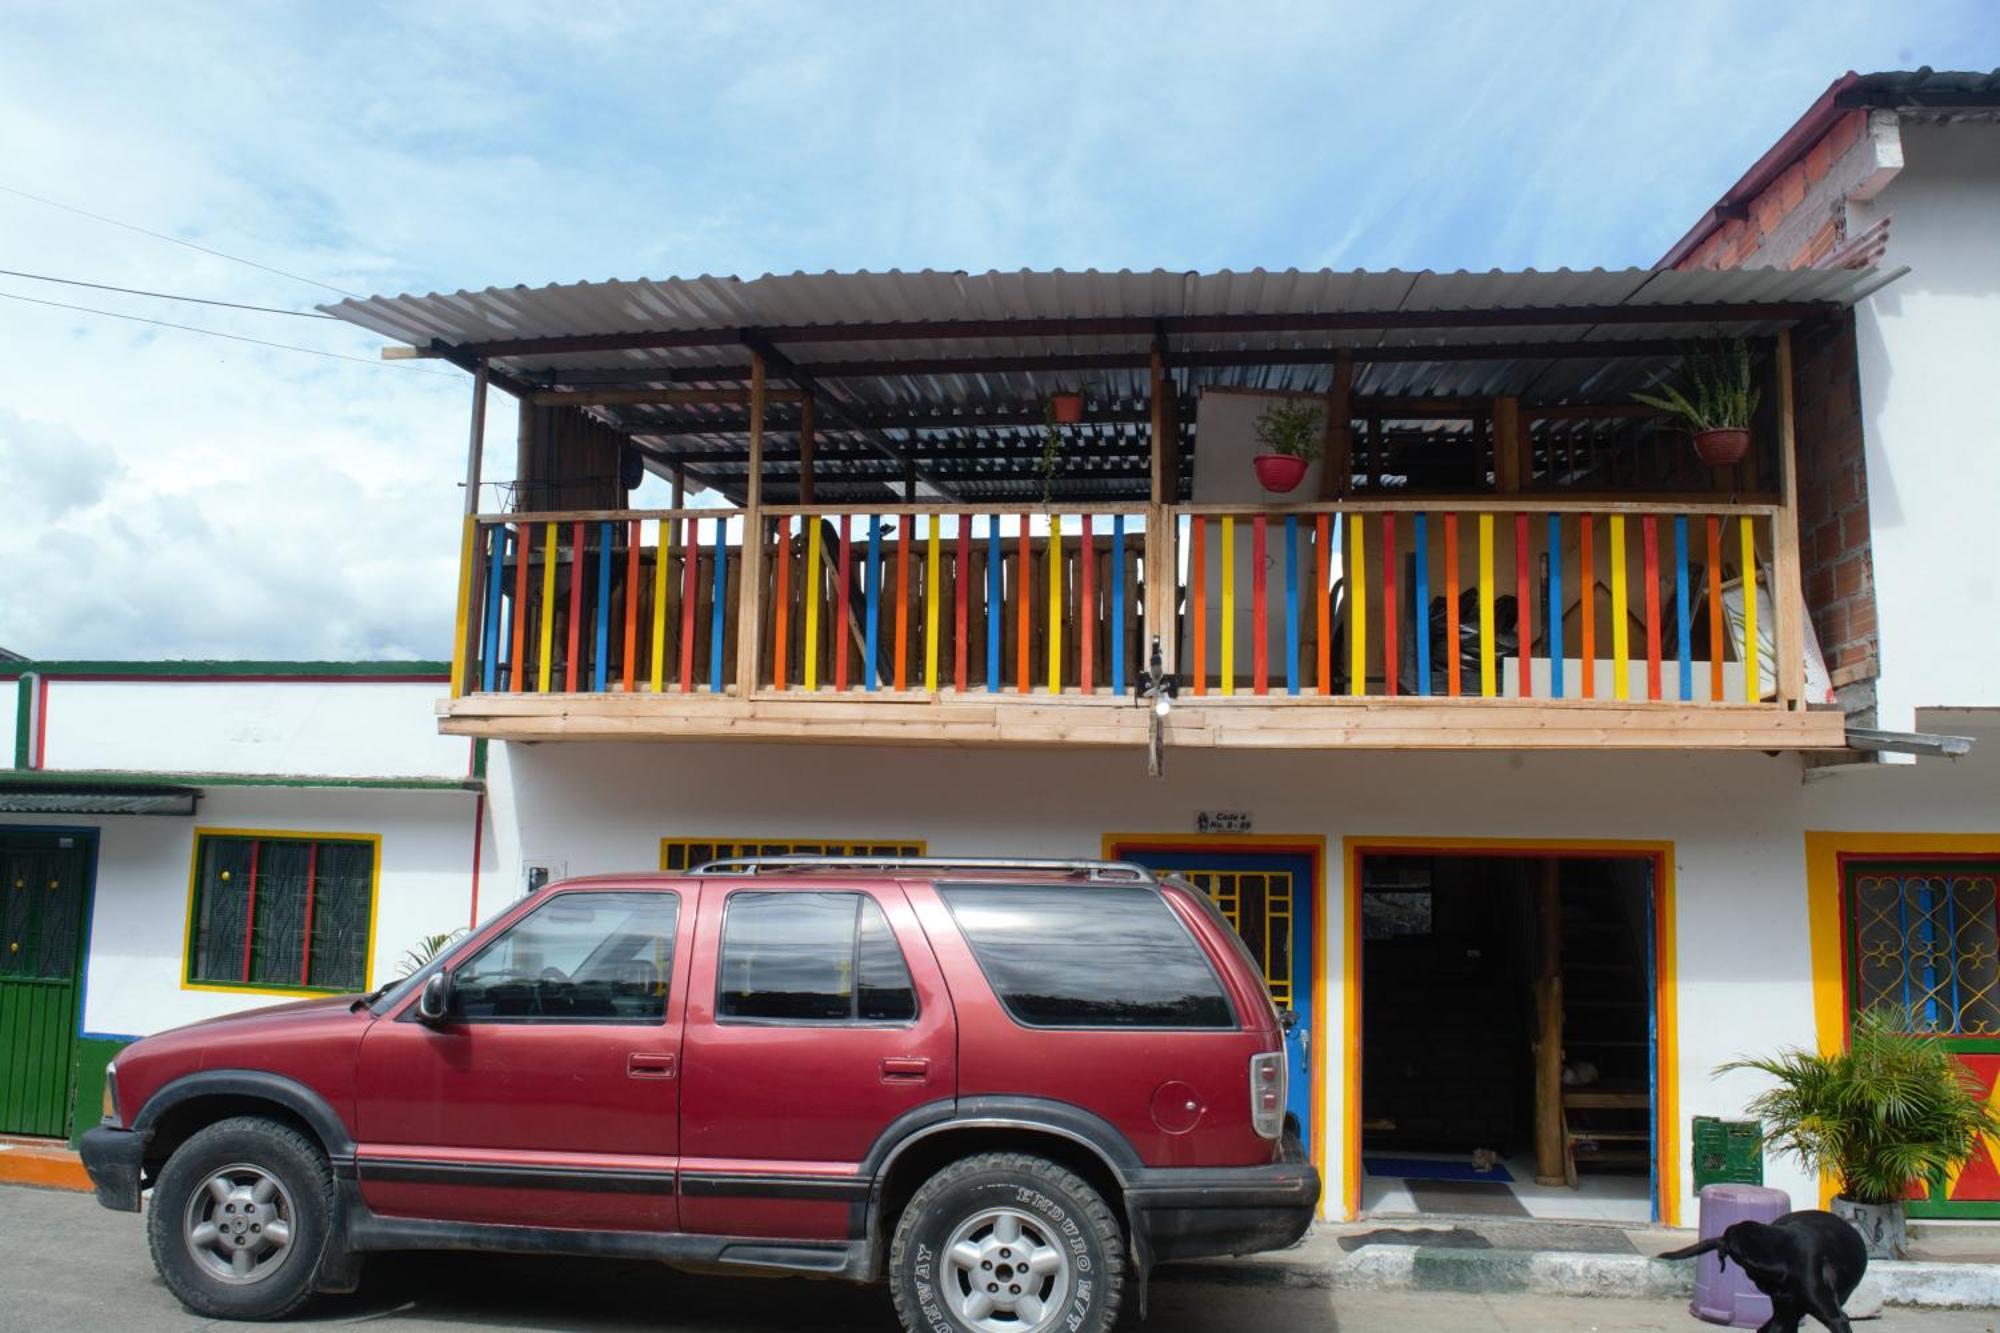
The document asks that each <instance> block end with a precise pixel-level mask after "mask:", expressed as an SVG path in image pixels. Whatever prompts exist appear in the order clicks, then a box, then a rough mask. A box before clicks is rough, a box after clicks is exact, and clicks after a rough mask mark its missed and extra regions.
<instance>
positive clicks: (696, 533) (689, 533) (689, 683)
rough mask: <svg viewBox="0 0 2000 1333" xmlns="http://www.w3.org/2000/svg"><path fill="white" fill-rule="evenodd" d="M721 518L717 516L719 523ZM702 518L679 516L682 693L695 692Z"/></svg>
mask: <svg viewBox="0 0 2000 1333" xmlns="http://www.w3.org/2000/svg"><path fill="white" fill-rule="evenodd" d="M721 521H722V520H721V519H717V520H716V522H718V523H720V522H721ZM700 523H701V520H700V519H697V518H695V517H693V516H692V515H690V516H689V517H687V518H684V519H682V520H681V693H682V694H692V693H694V599H695V588H696V585H695V577H696V574H697V567H698V566H699V565H700V564H701V561H700V559H699V558H698V557H699V556H700V554H701V527H700Z"/></svg>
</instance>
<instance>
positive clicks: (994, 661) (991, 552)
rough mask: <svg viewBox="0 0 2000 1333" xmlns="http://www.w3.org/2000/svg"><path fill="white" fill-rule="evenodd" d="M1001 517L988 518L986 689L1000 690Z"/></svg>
mask: <svg viewBox="0 0 2000 1333" xmlns="http://www.w3.org/2000/svg"><path fill="white" fill-rule="evenodd" d="M1000 584H1001V578H1000V515H998V514H988V515H987V516H986V688H987V690H988V692H991V691H994V690H997V689H999V688H1000V592H1001V588H1000Z"/></svg>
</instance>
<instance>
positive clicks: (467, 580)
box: [451, 514, 479, 699]
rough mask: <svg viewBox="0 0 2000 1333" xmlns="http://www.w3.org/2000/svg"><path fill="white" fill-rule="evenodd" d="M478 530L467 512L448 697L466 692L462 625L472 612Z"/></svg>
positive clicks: (466, 664) (461, 542)
mask: <svg viewBox="0 0 2000 1333" xmlns="http://www.w3.org/2000/svg"><path fill="white" fill-rule="evenodd" d="M478 533H479V520H478V519H476V518H474V517H473V516H472V515H470V514H467V515H466V516H465V527H464V530H463V531H462V532H461V533H460V535H459V542H458V614H457V615H456V616H455V617H454V618H453V623H454V629H453V632H452V636H451V697H452V698H454V699H456V698H458V697H459V696H460V695H462V694H464V693H465V692H466V689H467V685H466V680H465V675H466V672H468V671H470V670H471V669H472V662H471V660H470V655H469V654H468V653H467V652H466V650H465V649H466V644H465V627H466V621H467V620H468V619H469V618H470V616H471V614H472V546H473V543H474V541H476V540H477V538H478Z"/></svg>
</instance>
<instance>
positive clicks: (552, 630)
mask: <svg viewBox="0 0 2000 1333" xmlns="http://www.w3.org/2000/svg"><path fill="white" fill-rule="evenodd" d="M544 527H545V528H546V529H547V535H546V536H544V537H543V538H542V643H541V649H542V650H541V653H540V655H539V656H538V657H537V659H536V663H537V671H536V676H535V688H536V689H538V690H540V691H541V692H542V693H543V694H547V693H548V692H549V672H550V670H551V669H552V668H553V667H554V666H555V655H556V525H555V524H553V523H549V524H545V525H544Z"/></svg>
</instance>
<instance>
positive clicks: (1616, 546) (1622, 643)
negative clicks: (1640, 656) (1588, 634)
mask: <svg viewBox="0 0 2000 1333" xmlns="http://www.w3.org/2000/svg"><path fill="white" fill-rule="evenodd" d="M1631 636H1632V626H1631V621H1630V616H1629V615H1628V614H1627V611H1626V597H1625V515H1623V514H1613V515H1612V516H1611V697H1612V698H1614V699H1625V698H1630V697H1631V694H1632V645H1631Z"/></svg>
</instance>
